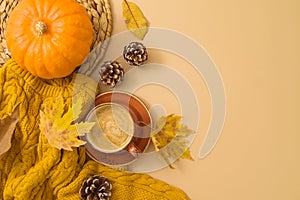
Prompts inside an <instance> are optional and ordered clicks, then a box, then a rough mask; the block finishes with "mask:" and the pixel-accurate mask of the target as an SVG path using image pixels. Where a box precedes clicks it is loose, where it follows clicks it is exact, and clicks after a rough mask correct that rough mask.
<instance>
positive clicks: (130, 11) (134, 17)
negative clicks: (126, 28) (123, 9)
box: [123, 0, 140, 29]
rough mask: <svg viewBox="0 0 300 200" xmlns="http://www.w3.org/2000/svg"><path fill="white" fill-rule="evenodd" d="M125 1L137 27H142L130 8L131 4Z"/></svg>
mask: <svg viewBox="0 0 300 200" xmlns="http://www.w3.org/2000/svg"><path fill="white" fill-rule="evenodd" d="M123 1H124V2H125V4H126V5H127V7H128V10H129V12H130V14H131V16H132V18H133V20H134V23H135V24H136V27H137V28H138V29H140V27H139V24H138V23H137V21H136V19H135V17H134V15H133V13H132V11H131V8H130V6H129V3H128V2H127V0H123Z"/></svg>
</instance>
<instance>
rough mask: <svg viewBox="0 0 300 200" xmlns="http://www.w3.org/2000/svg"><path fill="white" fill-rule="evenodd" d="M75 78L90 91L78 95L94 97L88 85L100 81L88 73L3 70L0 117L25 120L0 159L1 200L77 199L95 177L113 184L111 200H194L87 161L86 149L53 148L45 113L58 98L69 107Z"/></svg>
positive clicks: (7, 66)
mask: <svg viewBox="0 0 300 200" xmlns="http://www.w3.org/2000/svg"><path fill="white" fill-rule="evenodd" d="M75 77H76V79H77V78H79V79H80V81H81V82H82V85H83V87H87V88H83V89H82V90H80V91H81V92H82V94H79V95H81V96H89V95H91V94H89V89H88V86H89V85H90V86H91V85H92V86H94V85H95V84H96V83H95V82H93V81H92V80H91V79H89V78H87V77H85V76H83V75H79V74H77V75H76V74H73V75H71V76H69V77H67V78H63V79H53V80H42V79H39V78H37V77H35V76H32V75H31V74H30V73H29V72H27V71H26V70H23V69H21V68H20V67H18V65H17V64H16V63H15V62H14V60H12V59H11V60H9V61H7V63H6V64H5V65H4V66H3V67H2V68H0V119H4V118H6V117H8V116H10V114H11V113H12V112H13V111H14V110H15V109H16V108H17V107H18V109H19V117H20V121H19V122H18V123H17V125H16V127H15V130H14V135H13V138H12V147H11V148H10V150H9V151H8V152H6V153H5V154H4V155H2V156H1V158H0V199H4V200H11V199H15V200H21V199H22V200H24V199H26V200H31V199H34V200H37V199H42V200H51V199H62V200H73V199H74V200H78V199H80V197H79V192H78V191H79V189H80V187H81V184H82V182H83V181H84V180H85V179H87V178H88V177H90V176H91V175H94V174H99V175H102V176H105V177H107V178H108V179H109V180H110V182H111V183H112V185H113V190H112V197H111V199H112V200H122V199H131V200H145V199H146V200H148V199H161V200H168V199H169V200H185V199H189V198H188V197H187V195H186V194H185V193H184V192H182V191H181V190H179V189H177V188H175V187H172V186H170V185H168V184H166V183H164V182H162V181H159V180H156V179H153V178H151V177H150V176H148V175H146V174H134V173H127V172H121V171H117V170H114V169H112V168H109V167H106V166H103V165H101V164H98V163H96V162H94V161H87V160H86V154H85V149H84V147H80V148H73V151H64V150H58V149H56V148H53V147H51V146H50V145H49V144H48V141H47V139H46V137H45V136H44V135H43V134H42V133H41V132H40V129H39V113H40V110H42V109H43V105H44V103H45V102H46V101H47V102H49V101H50V102H51V101H53V99H55V98H56V97H57V96H62V97H63V99H64V102H65V103H66V105H70V104H71V101H72V95H73V83H74V78H75Z"/></svg>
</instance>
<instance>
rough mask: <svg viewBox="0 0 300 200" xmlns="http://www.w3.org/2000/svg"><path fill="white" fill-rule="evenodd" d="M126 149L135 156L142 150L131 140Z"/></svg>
mask: <svg viewBox="0 0 300 200" xmlns="http://www.w3.org/2000/svg"><path fill="white" fill-rule="evenodd" d="M127 151H128V152H129V153H130V154H131V155H132V156H133V157H135V158H137V157H138V156H139V154H140V153H142V151H141V150H140V149H139V147H137V146H136V145H135V144H134V143H133V142H131V143H130V144H129V145H128V146H127Z"/></svg>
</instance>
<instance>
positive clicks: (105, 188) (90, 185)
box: [79, 175, 112, 200]
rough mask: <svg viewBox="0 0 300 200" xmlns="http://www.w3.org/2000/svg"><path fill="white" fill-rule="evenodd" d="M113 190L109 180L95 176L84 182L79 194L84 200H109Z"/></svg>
mask: <svg viewBox="0 0 300 200" xmlns="http://www.w3.org/2000/svg"><path fill="white" fill-rule="evenodd" d="M111 189H112V185H111V184H110V183H109V182H108V179H107V178H105V177H103V176H98V175H94V176H91V177H89V178H88V179H87V180H85V181H84V182H83V184H82V186H81V188H80V190H79V194H80V198H81V199H83V200H109V197H110V196H111Z"/></svg>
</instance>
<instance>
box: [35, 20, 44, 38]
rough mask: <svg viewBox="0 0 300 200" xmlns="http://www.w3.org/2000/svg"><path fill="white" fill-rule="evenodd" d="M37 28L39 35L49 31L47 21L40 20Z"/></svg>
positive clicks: (36, 25)
mask: <svg viewBox="0 0 300 200" xmlns="http://www.w3.org/2000/svg"><path fill="white" fill-rule="evenodd" d="M35 30H36V31H37V33H38V36H39V37H40V36H42V35H43V33H45V32H46V31H47V25H46V24H45V22H42V21H38V22H37V23H36V24H35Z"/></svg>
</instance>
